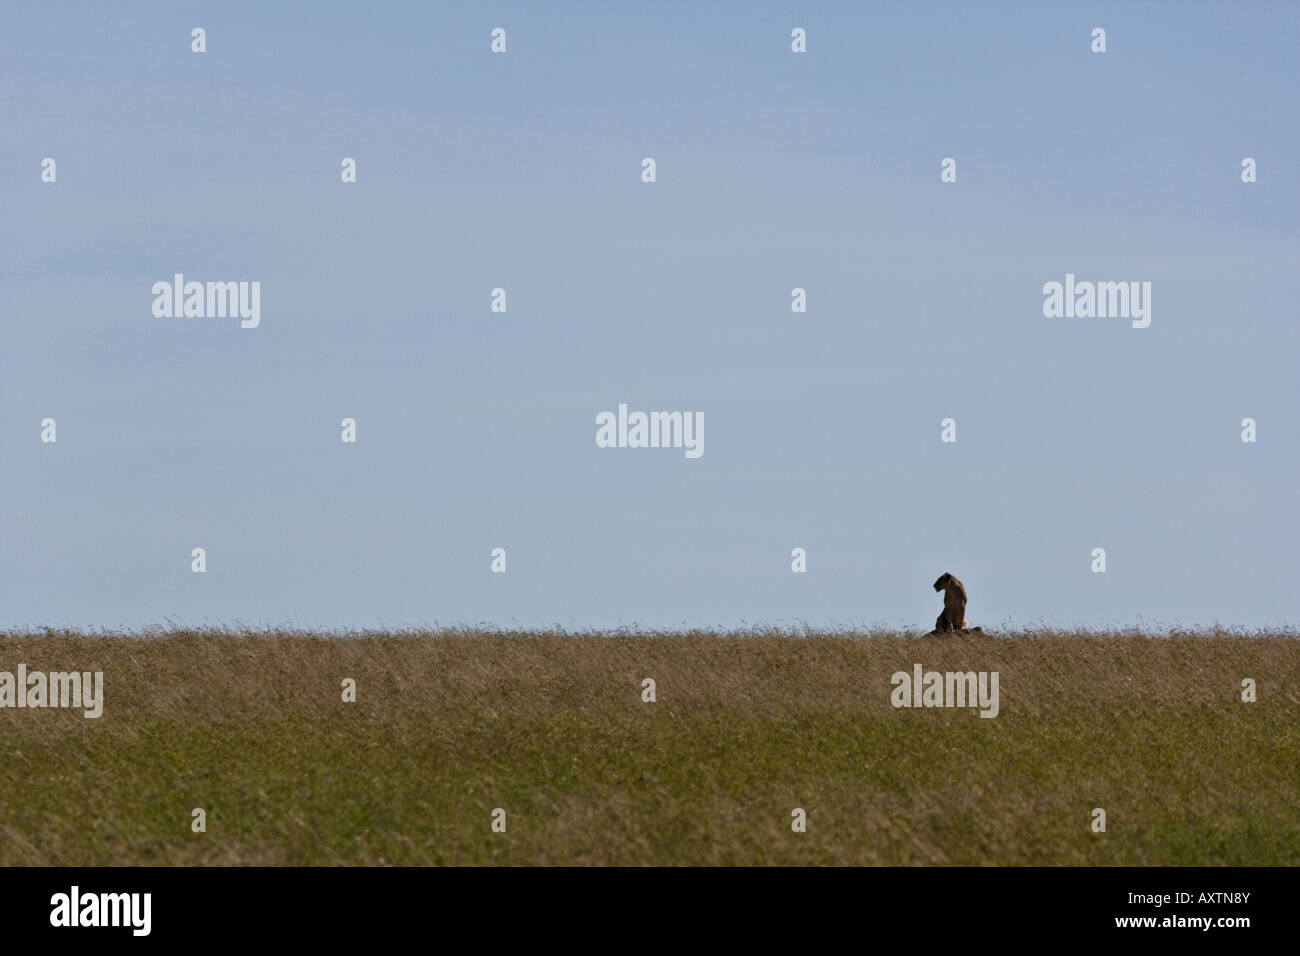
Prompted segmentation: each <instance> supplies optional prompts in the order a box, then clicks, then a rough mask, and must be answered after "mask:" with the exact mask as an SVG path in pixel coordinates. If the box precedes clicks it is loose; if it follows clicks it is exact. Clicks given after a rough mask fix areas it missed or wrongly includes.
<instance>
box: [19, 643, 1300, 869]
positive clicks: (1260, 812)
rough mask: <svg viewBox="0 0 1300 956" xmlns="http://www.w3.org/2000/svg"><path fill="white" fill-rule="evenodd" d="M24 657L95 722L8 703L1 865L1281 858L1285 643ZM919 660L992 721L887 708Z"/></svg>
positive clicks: (1297, 825)
mask: <svg viewBox="0 0 1300 956" xmlns="http://www.w3.org/2000/svg"><path fill="white" fill-rule="evenodd" d="M19 662H26V664H27V666H28V669H29V670H70V669H77V670H92V671H94V670H102V671H103V672H104V684H105V704H104V714H103V716H102V717H101V718H99V719H97V720H88V719H85V718H84V717H82V716H81V712H80V711H64V710H53V709H47V710H27V709H24V710H15V709H8V708H6V709H0V766H2V767H3V773H0V864H6V865H13V864H38V865H40V864H62V865H82V864H218V865H228V864H309V865H316V864H325V865H330V864H402V865H409V864H416V865H425V864H512V865H513V864H660V865H662V864H670V865H671V864H962V865H985V864H1084V865H1175V864H1185V865H1199V864H1245V865H1250V864H1269V865H1279V864H1293V863H1295V862H1297V860H1300V799H1297V795H1298V794H1300V698H1298V690H1297V688H1300V641H1297V640H1296V639H1295V638H1294V637H1293V636H1285V635H1282V636H1269V635H1230V634H1222V633H1218V634H1205V635H1181V636H1173V637H1144V636H1137V635H1133V634H1131V633H1128V634H1117V635H1109V636H1103V635H1087V634H1080V635H1072V634H1062V633H1038V634H1035V633H1018V634H1014V635H1004V636H1002V637H998V636H993V635H984V636H972V637H964V638H961V637H958V638H945V639H933V638H931V639H922V638H917V637H914V636H907V635H897V634H877V635H866V634H861V635H854V634H836V635H807V636H790V635H774V634H772V635H765V634H750V635H730V636H717V635H689V636H672V635H666V636H664V635H660V636H653V635H640V636H638V635H619V636H613V637H601V636H593V635H585V636H567V635H561V634H544V635H527V634H512V635H501V634H476V633H471V632H452V633H442V634H433V635H417V634H404V635H387V636H382V635H381V636H374V635H371V636H354V637H347V638H338V639H325V638H320V637H313V636H308V635H294V634H243V635H240V634H231V633H218V632H212V633H194V632H187V633H172V634H156V635H152V636H137V637H121V636H117V637H114V636H102V635H101V636H79V635H67V634H59V633H46V634H43V635H7V636H6V635H0V670H4V671H11V672H12V671H15V670H16V668H17V665H18V663H19ZM915 663H921V664H923V665H924V666H925V668H926V669H927V670H931V669H933V670H940V671H945V670H963V671H966V670H976V671H981V670H996V671H998V672H999V673H1000V677H1001V686H1000V690H1001V700H1000V704H1001V713H1000V714H999V715H998V716H997V717H996V718H994V719H981V718H979V717H978V716H977V713H976V712H975V711H973V710H949V709H919V708H918V709H910V710H907V709H895V708H893V707H892V706H891V705H890V691H891V684H890V675H891V674H892V673H893V672H894V671H898V670H904V671H909V672H910V670H911V668H912V665H913V664H915ZM344 677H352V678H355V679H356V681H357V685H358V700H357V702H356V703H355V704H349V703H344V702H342V700H341V691H340V682H341V681H342V679H343V678H344ZM644 677H653V678H654V679H655V680H656V682H657V691H658V701H657V702H656V703H643V702H642V700H641V680H642V678H644ZM1244 677H1252V678H1254V679H1255V681H1256V682H1257V685H1258V696H1259V699H1258V701H1257V702H1256V703H1243V702H1242V701H1241V680H1242V678H1244ZM195 807H202V808H205V809H206V811H207V832H206V833H194V832H191V829H190V822H191V810H192V809H193V808H195ZM495 807H501V808H504V809H505V810H506V811H507V832H505V833H493V832H492V831H491V829H490V826H489V823H490V814H491V812H492V810H493V808H495ZM795 807H802V808H804V809H805V810H806V812H807V819H808V827H807V832H806V833H794V832H792V831H791V827H790V823H791V811H792V810H793V809H794V808H795ZM1094 807H1102V808H1104V809H1105V810H1106V814H1107V832H1105V833H1093V832H1092V830H1091V828H1090V824H1091V819H1092V817H1091V811H1092V809H1093V808H1094Z"/></svg>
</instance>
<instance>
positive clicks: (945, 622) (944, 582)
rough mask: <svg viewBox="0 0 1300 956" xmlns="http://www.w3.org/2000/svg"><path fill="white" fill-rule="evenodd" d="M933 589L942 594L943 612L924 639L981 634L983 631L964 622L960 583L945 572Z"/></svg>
mask: <svg viewBox="0 0 1300 956" xmlns="http://www.w3.org/2000/svg"><path fill="white" fill-rule="evenodd" d="M934 589H935V590H936V591H942V592H943V611H942V612H941V613H940V614H939V619H938V620H937V621H935V622H934V630H933V631H931V632H930V633H929V634H927V635H926V637H930V636H931V635H935V634H953V633H960V634H972V633H976V632H980V633H982V631H983V629H982V628H978V627H971V626H970V622H969V621H967V620H966V588H964V587H963V586H962V583H961V582H960V581H958V580H957V579H956V578H954V577H953V576H952V575H951V574H949V573H948V572H947V571H945V572H944V573H943V574H942V575H940V577H939V580H937V581H935V582H934Z"/></svg>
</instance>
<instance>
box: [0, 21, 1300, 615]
mask: <svg viewBox="0 0 1300 956" xmlns="http://www.w3.org/2000/svg"><path fill="white" fill-rule="evenodd" d="M1063 7H1064V5H1059V4H1043V3H1027V4H1023V5H1020V6H1016V7H1012V6H1008V5H1002V4H999V5H992V4H990V5H984V4H964V3H963V4H951V5H936V4H928V3H927V4H903V3H891V4H861V3H844V4H829V3H818V4H815V5H813V4H775V3H771V4H754V3H735V4H727V5H723V4H687V3H680V4H658V3H656V4H638V5H633V4H608V3H581V4H579V3H568V4H560V3H556V4H537V3H519V4H494V3H459V4H441V3H440V4H431V3H412V4H402V5H399V4H374V5H369V4H332V3H302V4H280V3H277V4H261V3H256V4H246V5H234V4H228V3H221V4H161V3H160V4H155V5H139V4H105V5H96V6H94V7H93V8H92V7H90V5H82V4H68V5H59V4H55V5H52V6H51V5H46V4H42V5H23V6H21V7H20V6H19V5H17V4H6V5H5V6H4V7H3V11H2V12H0V129H3V135H2V136H0V261H2V263H3V266H2V268H3V285H2V286H0V288H2V292H0V317H2V319H3V332H4V336H3V350H2V351H0V626H22V625H27V626H40V625H46V624H50V625H55V624H61V625H74V626H97V627H118V626H132V627H134V626H141V625H147V624H151V623H159V622H162V621H164V619H170V620H173V621H183V622H186V623H190V624H205V623H206V624H222V623H234V622H242V623H247V624H293V625H299V626H345V627H358V626H375V627H377V626H381V625H389V626H396V625H419V624H435V623H439V624H452V623H467V624H477V623H484V622H486V623H493V624H500V625H515V624H517V625H521V626H539V625H550V624H559V625H562V626H564V627H570V628H571V627H586V626H613V625H619V624H624V625H629V626H631V625H634V624H640V625H646V626H657V627H670V626H675V625H678V624H681V623H686V624H690V625H698V626H721V625H748V624H782V625H789V624H796V623H799V622H805V621H806V622H809V623H811V624H814V625H822V624H870V623H884V624H887V625H891V626H896V625H906V626H908V627H917V628H920V627H924V628H928V627H929V626H931V624H932V623H933V621H934V618H935V616H936V615H937V614H938V612H939V609H940V606H941V602H940V599H939V597H938V596H937V595H936V594H934V592H933V591H932V590H931V587H930V585H931V583H932V582H933V581H934V579H935V578H936V577H937V576H938V575H939V574H940V573H941V572H943V571H951V572H952V573H954V574H956V575H957V576H958V577H959V578H961V579H962V580H963V581H964V582H965V583H966V586H967V590H968V591H969V593H970V605H969V607H968V610H967V616H968V617H969V618H970V620H971V621H972V622H974V623H979V624H985V625H990V624H991V625H998V624H1001V623H1004V622H1011V623H1013V624H1018V625H1027V624H1033V623H1036V622H1038V621H1040V620H1043V621H1046V622H1047V623H1050V624H1060V625H1069V624H1090V625H1115V624H1122V625H1128V624H1137V623H1139V621H1146V622H1165V623H1180V624H1186V625H1191V624H1198V623H1199V624H1209V623H1212V622H1215V621H1219V622H1221V623H1224V624H1244V625H1251V626H1268V625H1277V624H1291V625H1294V624H1295V623H1296V621H1297V604H1296V602H1297V597H1300V588H1297V583H1296V582H1297V579H1298V578H1300V557H1298V556H1297V543H1298V542H1300V507H1298V502H1297V474H1300V428H1297V415H1298V414H1300V407H1298V403H1297V400H1296V399H1297V394H1298V391H1300V389H1298V386H1297V383H1298V381H1300V375H1298V373H1297V368H1296V358H1297V355H1300V333H1298V332H1297V327H1298V326H1297V322H1298V321H1300V314H1298V309H1297V301H1298V299H1300V194H1298V192H1297V185H1296V184H1297V181H1298V177H1300V169H1297V161H1298V159H1300V125H1298V124H1297V116H1300V111H1298V110H1297V106H1298V105H1300V61H1298V60H1297V57H1296V55H1295V50H1296V49H1297V48H1298V47H1300V6H1297V5H1296V4H1294V3H1280V2H1279V3H1267V4H1263V3H1262V4H1251V5H1248V6H1245V7H1233V6H1228V5H1222V4H1215V5H1210V4H1182V3H1180V4H1173V3H1162V4H1155V3H1143V4H1127V3H1125V4H1088V5H1080V4H1076V5H1074V7H1075V9H1074V10H1066V9H1064V8H1063ZM195 27H202V28H204V29H205V30H206V40H207V52H206V53H203V54H195V53H192V52H191V49H190V47H191V30H192V29H193V28H195ZM494 27H502V28H504V29H505V30H506V31H507V51H508V52H506V53H505V54H493V53H492V52H491V51H490V49H489V44H490V40H491V37H490V33H491V31H492V29H493V28H494ZM795 27H802V28H804V29H805V30H806V31H807V47H808V52H807V53H804V54H796V53H793V52H792V51H791V48H790V43H791V39H790V33H791V30H792V29H793V28H795ZM1094 27H1103V28H1105V29H1106V31H1107V38H1106V39H1107V47H1108V49H1107V52H1106V53H1104V54H1098V53H1093V52H1092V51H1091V49H1090V47H1091V43H1092V41H1091V32H1092V30H1093V28H1094ZM45 157H52V158H54V159H55V161H56V163H57V181H56V182H55V183H53V184H50V183H43V182H42V181H41V161H42V159H43V158H45ZM344 157H353V158H355V159H356V162H357V180H358V181H357V182H356V183H350V184H344V183H342V182H341V181H340V163H341V161H342V160H343V158H344ZM644 157H653V158H654V159H655V161H656V164H657V169H656V172H657V181H656V182H654V183H653V184H647V183H643V182H642V181H641V169H642V166H641V161H642V159H643V158H644ZM945 157H952V158H954V159H955V160H956V163H957V182H955V183H942V182H940V163H941V161H942V160H943V159H944V158H945ZM1243 157H1252V158H1254V159H1255V160H1256V162H1257V169H1258V182H1256V183H1253V184H1245V183H1243V182H1242V181H1241V162H1242V159H1243ZM178 272H179V273H184V274H185V276H186V278H187V279H188V280H198V281H209V280H211V281H258V282H260V283H261V324H260V326H259V327H257V328H255V329H244V328H241V327H240V324H239V321H238V320H237V319H229V318H225V319H222V318H158V317H155V316H154V314H153V312H152V305H153V301H154V297H153V295H152V293H151V287H152V286H153V283H155V282H157V281H160V280H162V281H170V280H171V278H172V276H173V274H174V273H178ZM1066 273H1074V274H1075V275H1076V276H1077V278H1078V279H1079V280H1093V281H1139V282H1150V283H1151V287H1152V294H1151V324H1150V327H1149V328H1145V329H1135V328H1132V327H1131V324H1130V322H1129V321H1128V320H1125V319H1121V318H1046V317H1045V316H1044V314H1043V300H1044V295H1043V292H1042V289H1043V285H1044V283H1046V282H1050V281H1064V278H1065V275H1066ZM496 287H501V288H504V289H506V291H507V309H508V310H507V312H505V313H504V314H501V313H493V312H491V311H490V308H489V305H490V296H491V291H492V289H493V288H496ZM796 287H799V288H803V289H806V291H807V306H808V308H807V312H806V313H802V314H797V313H794V312H792V311H791V290H792V289H794V288H796ZM620 402H625V403H627V404H628V405H629V406H630V407H631V409H633V410H637V409H639V410H643V411H655V410H679V411H692V412H702V413H703V415H704V420H705V423H706V427H705V443H704V454H703V455H702V457H700V458H698V459H693V460H692V459H688V458H687V457H686V456H685V455H684V454H683V451H682V450H681V449H634V448H618V449H612V448H598V447H597V445H596V442H595V435H596V424H595V419H596V415H597V414H598V413H599V412H601V411H605V410H611V411H612V410H616V409H617V407H618V405H619V403H620ZM47 417H52V418H54V419H55V420H56V421H57V439H58V440H57V442H56V443H54V444H49V443H43V442H42V441H41V421H42V419H44V418H47ZM345 417H352V418H355V419H356V422H357V438H358V440H357V442H356V443H355V444H345V443H343V442H342V441H341V440H340V432H341V428H340V421H341V420H342V419H343V418H345ZM948 417H951V418H953V419H955V420H956V423H957V425H956V429H957V441H956V442H955V443H943V442H941V441H940V422H941V420H942V419H944V418H948ZM1246 417H1251V418H1254V419H1255V420H1256V422H1257V423H1258V425H1257V427H1258V441H1257V442H1256V443H1254V444H1247V443H1243V442H1242V440H1241V431H1242V429H1241V421H1242V419H1243V418H1246ZM195 547H202V548H204V549H206V554H207V571H206V573H204V574H195V573H192V572H191V549H193V548H195ZM495 547H501V548H505V549H506V552H507V568H508V570H507V572H506V573H505V574H494V573H492V572H491V570H490V552H491V550H492V549H493V548H495ZM796 547H801V548H804V549H806V551H807V564H808V570H807V573H804V574H795V573H792V571H791V550H792V549H793V548H796ZM1097 547H1102V548H1105V549H1106V563H1107V571H1106V573H1104V574H1096V573H1093V572H1092V570H1091V566H1092V550H1093V549H1094V548H1097Z"/></svg>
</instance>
